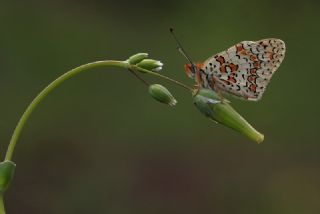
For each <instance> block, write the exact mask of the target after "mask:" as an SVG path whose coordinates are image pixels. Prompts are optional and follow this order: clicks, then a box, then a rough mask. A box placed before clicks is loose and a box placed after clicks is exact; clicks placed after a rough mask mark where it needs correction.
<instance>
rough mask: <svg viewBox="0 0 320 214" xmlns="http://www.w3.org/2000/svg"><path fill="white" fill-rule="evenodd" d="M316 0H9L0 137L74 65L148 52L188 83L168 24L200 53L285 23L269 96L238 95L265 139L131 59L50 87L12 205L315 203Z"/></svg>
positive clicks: (97, 207) (46, 209) (108, 207)
mask: <svg viewBox="0 0 320 214" xmlns="http://www.w3.org/2000/svg"><path fill="white" fill-rule="evenodd" d="M319 9H320V3H319V1H316V0H314V1H312V0H305V1H289V0H288V1H279V0H269V1H264V0H262V1H258V0H255V1H254V0H248V1H210V0H207V1H181V0H180V1H179V0H178V1H169V0H163V1H152V0H148V1H147V0H143V1H102V0H92V1H84V0H82V1H75V0H73V1H72V0H71V1H62V0H57V1H14V0H13V1H0V26H1V28H0V74H1V75H0V99H1V105H0V117H1V120H0V142H1V144H0V149H1V150H0V151H1V157H4V153H5V150H6V147H7V144H8V142H9V139H10V136H11V134H12V131H13V128H14V127H15V125H16V123H17V121H18V119H19V117H20V116H21V114H22V113H23V111H24V109H25V108H26V106H27V105H28V104H29V102H30V101H31V100H32V99H33V98H34V97H35V96H36V94H37V93H38V92H39V91H40V90H42V89H43V88H44V87H45V86H46V85H47V84H48V83H49V82H51V81H52V80H54V79H55V78H56V77H57V76H59V75H61V74H62V73H64V72H66V71H67V70H69V69H71V68H74V67H76V66H78V65H81V64H84V63H87V62H92V61H96V60H102V59H118V60H124V59H126V58H127V57H129V56H131V55H132V54H135V53H137V52H148V53H149V54H150V55H151V57H152V58H155V59H160V60H162V61H163V62H164V63H165V67H164V70H163V73H164V74H166V75H168V76H171V77H173V78H176V79H179V80H181V81H183V82H185V83H187V84H189V85H192V84H193V82H192V81H191V80H189V79H188V78H187V77H186V75H185V73H184V71H183V64H184V63H185V60H184V59H183V57H182V56H181V55H180V54H179V53H178V51H177V50H176V45H175V42H174V41H173V39H172V38H171V36H170V34H169V31H168V29H169V27H172V26H173V27H175V29H176V33H177V34H178V37H180V39H181V41H182V43H183V44H184V45H185V48H186V49H187V51H188V52H189V53H190V55H191V56H192V57H193V58H194V59H195V60H197V61H203V60H205V59H206V58H208V57H209V56H211V55H213V54H215V53H218V52H220V51H222V50H224V49H226V48H228V47H230V46H232V45H234V44H235V43H237V42H240V41H243V40H259V39H262V38H268V37H276V38H281V39H282V40H284V41H285V42H286V45H287V54H286V58H285V60H284V62H283V64H282V66H281V67H280V69H279V71H277V73H276V74H275V75H274V77H273V80H272V81H271V84H270V85H269V87H268V90H267V91H266V93H265V94H264V97H263V99H262V100H261V101H260V102H257V103H253V102H243V101H241V100H236V99H232V98H231V100H232V102H233V107H234V108H236V109H237V110H238V111H239V112H240V113H241V114H242V115H243V116H244V117H245V118H246V119H247V120H248V121H249V122H251V123H252V124H253V125H254V126H255V127H256V128H257V129H258V130H259V131H261V132H262V133H264V134H265V141H264V143H262V144H261V145H257V144H255V143H253V142H251V141H249V140H248V139H246V138H245V137H243V136H241V135H240V134H238V133H236V132H234V131H232V130H230V129H227V128H225V127H222V126H220V125H216V124H214V123H212V122H211V121H209V120H207V119H206V118H204V117H203V116H202V115H201V114H200V113H199V112H198V111H197V110H196V109H195V108H194V106H193V104H192V99H191V96H190V94H187V93H185V91H184V90H182V89H180V88H177V87H176V86H174V85H171V84H170V83H168V82H163V81H159V79H154V78H148V79H149V81H151V82H156V83H161V84H163V85H165V86H167V87H168V88H170V90H171V92H172V93H174V94H175V97H176V98H177V99H178V105H177V106H176V107H175V108H169V107H167V106H165V105H161V104H159V103H157V102H155V101H154V100H153V99H152V98H151V97H150V96H149V95H148V93H147V90H146V88H145V86H144V85H142V84H141V83H140V82H138V81H137V80H136V79H135V78H134V77H133V76H132V75H130V74H128V72H127V71H125V70H121V69H99V70H93V71H92V72H86V73H83V74H81V75H79V76H77V77H75V78H73V79H71V80H69V81H68V82H67V83H65V84H63V85H62V86H61V87H59V88H58V89H57V90H55V91H54V92H53V93H52V94H50V96H49V97H47V98H46V99H45V100H44V102H42V103H41V105H40V106H39V108H37V109H36V111H35V112H34V114H33V116H32V117H31V119H30V120H29V121H28V123H27V125H26V127H25V129H24V131H23V134H22V136H21V138H20V140H19V142H18V146H17V148H16V152H15V155H14V161H15V162H16V163H17V170H16V174H15V178H14V181H13V184H12V185H11V187H10V188H9V190H8V192H7V193H6V206H7V211H8V213H10V214H13V213H48V214H51V213H60V214H62V213H77V214H81V213H115V214H122V213H124V214H127V213H141V214H144V213H146V214H147V213H148V214H150V213H155V214H157V213H159V214H160V213H167V214H169V213H219V214H224V213H226V214H227V213H228V214H230V213H237V214H257V213H259V214H267V213H268V214H269V213H279V214H286V213H288V214H296V213H297V214H301V213H308V214H313V213H320V156H319V153H320V144H319V143H320V142H319V141H320V140H319V137H320V133H319V119H320V117H319V116H320V114H319V113H320V102H319V78H320V70H319V67H320V60H319V59H318V57H319V50H320V45H319V38H320V27H319V26H320V24H319V21H320V13H319Z"/></svg>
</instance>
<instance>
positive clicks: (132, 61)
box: [127, 53, 149, 65]
mask: <svg viewBox="0 0 320 214" xmlns="http://www.w3.org/2000/svg"><path fill="white" fill-rule="evenodd" d="M148 56H149V54H147V53H137V54H135V55H133V56H131V57H129V59H127V61H128V62H129V64H130V65H135V64H137V63H139V62H141V61H142V60H144V59H146V58H147V57H148Z"/></svg>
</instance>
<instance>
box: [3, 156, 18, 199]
mask: <svg viewBox="0 0 320 214" xmlns="http://www.w3.org/2000/svg"><path fill="white" fill-rule="evenodd" d="M15 168H16V164H15V163H13V162H12V161H3V162H0V194H2V193H3V192H4V191H5V190H6V189H7V188H8V186H9V184H10V182H11V180H12V178H13V174H14V170H15Z"/></svg>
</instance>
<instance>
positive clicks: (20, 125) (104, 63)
mask: <svg viewBox="0 0 320 214" xmlns="http://www.w3.org/2000/svg"><path fill="white" fill-rule="evenodd" d="M104 66H113V67H119V68H125V69H128V70H136V71H140V72H143V73H148V74H151V75H154V76H157V77H160V78H163V79H166V80H168V81H170V82H172V83H175V84H177V85H179V86H181V87H183V88H185V89H187V90H190V91H191V92H193V89H192V88H190V87H188V86H187V85H185V84H183V83H181V82H179V81H176V80H174V79H171V78H169V77H167V76H164V75H161V74H159V73H156V72H153V71H149V70H146V69H143V68H140V67H138V66H135V65H130V64H129V63H128V62H127V61H115V60H105V61H97V62H92V63H88V64H85V65H81V66H79V67H77V68H74V69H72V70H70V71H68V72H66V73H65V74H63V75H61V76H60V77H58V78H57V79H56V80H54V81H53V82H52V83H50V84H49V85H48V86H47V87H46V88H44V89H43V90H42V91H41V92H40V93H39V94H38V96H36V98H34V99H33V101H32V102H31V103H30V104H29V106H28V107H27V109H26V110H25V112H24V113H23V114H22V116H21V118H20V120H19V122H18V124H17V126H16V128H15V129H14V132H13V134H12V137H11V140H10V143H9V146H8V149H7V152H6V156H5V160H11V159H12V155H13V152H14V148H15V146H16V144H17V140H18V138H19V136H20V134H21V131H22V129H23V127H24V125H25V123H26V122H27V120H28V118H29V117H30V115H31V113H32V112H33V110H34V109H35V108H36V106H37V105H38V104H39V103H40V102H41V100H43V99H44V98H45V97H46V96H47V95H48V94H49V93H50V92H51V91H52V90H53V89H55V88H56V87H57V86H59V85H60V84H61V83H63V82H64V81H65V80H67V79H69V78H71V77H73V76H75V75H76V74H78V73H81V72H83V71H87V70H89V69H92V68H97V67H104ZM0 205H1V204H0ZM0 214H1V213H0Z"/></svg>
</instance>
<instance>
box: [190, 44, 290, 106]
mask: <svg viewBox="0 0 320 214" xmlns="http://www.w3.org/2000/svg"><path fill="white" fill-rule="evenodd" d="M284 55H285V43H284V42H283V41H282V40H280V39H263V40H260V41H255V42H253V41H243V42H240V43H238V44H236V45H234V46H232V47H230V48H229V49H227V50H226V51H222V52H220V53H218V54H216V55H214V56H212V57H210V58H209V59H207V60H206V61H205V62H204V63H198V64H195V65H193V64H192V65H191V64H187V65H186V66H185V69H186V72H187V74H188V76H189V77H191V78H193V79H195V80H196V82H197V84H198V85H199V86H200V87H203V88H208V89H211V90H215V91H216V92H220V91H221V92H225V93H228V94H232V95H235V96H237V97H240V98H243V99H246V100H251V101H257V100H259V99H261V97H262V94H263V93H264V91H265V89H266V87H267V85H268V83H269V82H270V79H271V77H272V75H273V74H274V72H275V71H276V70H277V69H278V67H279V66H280V64H281V62H282V61H283V59H284Z"/></svg>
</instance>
